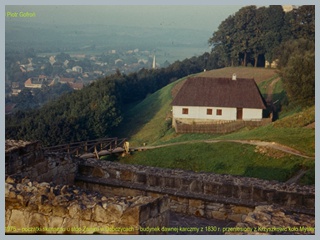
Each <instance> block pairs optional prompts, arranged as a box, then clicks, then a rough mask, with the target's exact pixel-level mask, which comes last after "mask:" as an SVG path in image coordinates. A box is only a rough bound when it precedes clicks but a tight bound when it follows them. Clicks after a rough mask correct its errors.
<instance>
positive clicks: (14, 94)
mask: <svg viewBox="0 0 320 240" xmlns="http://www.w3.org/2000/svg"><path fill="white" fill-rule="evenodd" d="M19 93H21V89H19V88H13V89H12V92H11V95H12V96H18V95H19Z"/></svg>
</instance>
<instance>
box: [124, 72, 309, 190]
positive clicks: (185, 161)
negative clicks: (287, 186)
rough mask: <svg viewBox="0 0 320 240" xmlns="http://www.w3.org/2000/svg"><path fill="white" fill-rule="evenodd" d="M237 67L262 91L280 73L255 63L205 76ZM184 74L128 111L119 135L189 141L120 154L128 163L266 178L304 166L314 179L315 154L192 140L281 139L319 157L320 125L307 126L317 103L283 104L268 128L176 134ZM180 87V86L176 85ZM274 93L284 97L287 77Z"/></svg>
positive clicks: (136, 142) (134, 140)
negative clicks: (175, 105)
mask: <svg viewBox="0 0 320 240" xmlns="http://www.w3.org/2000/svg"><path fill="white" fill-rule="evenodd" d="M234 72H236V73H237V76H238V77H248V78H249V77H253V78H255V79H256V80H257V79H258V80H257V82H258V86H259V88H260V89H261V91H262V93H263V94H264V95H265V94H267V92H266V91H264V90H263V89H265V90H266V89H267V88H268V85H269V84H271V83H272V81H273V80H274V79H276V78H277V77H278V75H277V74H276V72H275V71H273V70H267V69H255V68H225V69H218V70H214V71H208V72H204V73H200V74H199V75H202V76H216V77H222V76H229V75H230V76H231V75H232V73H234ZM181 81H184V79H180V80H178V81H176V82H174V83H172V84H169V85H168V86H166V87H165V88H163V89H161V90H159V91H157V92H156V93H154V94H151V95H150V96H148V97H147V98H146V99H145V100H143V101H142V102H140V103H138V104H137V105H135V106H134V107H132V108H131V109H130V110H129V111H128V112H127V113H126V114H125V121H124V125H125V126H126V127H124V128H121V131H120V132H119V133H120V134H118V136H119V137H129V141H130V146H132V147H138V146H142V145H144V144H146V145H147V146H149V145H162V144H168V143H176V142H189V143H185V144H183V145H178V146H169V147H165V148H160V149H154V150H147V151H145V152H135V153H134V154H133V155H132V156H128V157H126V158H123V159H121V160H120V161H121V162H123V163H129V164H142V165H149V166H157V167H163V168H181V169H186V170H192V171H208V172H215V173H224V174H234V175H241V176H249V177H258V178H262V179H269V180H278V181H286V180H288V179H289V178H290V177H292V176H293V175H294V174H296V173H297V172H298V171H299V170H300V169H305V170H307V174H306V175H305V176H304V177H303V178H302V179H301V183H303V184H312V183H314V181H315V179H314V171H315V164H314V160H313V159H311V160H310V159H303V158H301V157H297V156H293V155H289V154H285V155H283V156H282V155H281V157H280V158H279V157H278V155H279V154H277V155H276V156H267V155H261V154H259V153H256V152H255V151H254V150H255V147H254V146H250V145H246V144H237V143H222V142H221V143H212V144H207V143H190V141H195V140H210V139H221V140H261V141H268V142H276V143H279V144H282V145H285V146H288V147H291V148H294V149H296V150H298V151H300V152H301V153H303V154H305V155H308V156H314V153H315V130H314V128H307V127H306V126H307V125H308V124H309V123H312V122H314V121H315V114H314V112H315V109H314V107H311V108H307V109H303V108H301V107H298V108H291V109H290V110H289V111H286V109H285V108H284V109H282V112H280V115H279V117H280V119H279V120H277V121H275V122H273V123H271V124H269V125H267V126H264V127H259V128H254V129H249V128H244V129H241V130H240V131H237V132H234V133H230V134H225V135H218V134H176V133H175V131H174V129H172V128H171V102H172V92H175V86H176V85H177V84H178V83H179V82H181ZM177 86H178V85H177ZM273 94H276V95H275V96H281V97H282V99H284V98H285V92H284V91H283V88H282V82H281V81H278V82H277V83H276V84H275V85H274V88H273Z"/></svg>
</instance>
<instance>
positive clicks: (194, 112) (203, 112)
mask: <svg viewBox="0 0 320 240" xmlns="http://www.w3.org/2000/svg"><path fill="white" fill-rule="evenodd" d="M183 108H188V109H189V113H188V114H182V109H183ZM207 109H212V115H207ZM217 109H221V110H222V115H216V112H217ZM172 114H173V118H174V119H176V118H190V119H201V120H236V119H237V109H236V108H217V107H190V106H189V107H188V106H173V107H172ZM242 119H243V120H261V119H262V109H252V108H244V109H243V112H242Z"/></svg>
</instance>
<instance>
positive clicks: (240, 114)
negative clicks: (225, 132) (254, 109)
mask: <svg viewBox="0 0 320 240" xmlns="http://www.w3.org/2000/svg"><path fill="white" fill-rule="evenodd" d="M241 119H242V108H237V120H241Z"/></svg>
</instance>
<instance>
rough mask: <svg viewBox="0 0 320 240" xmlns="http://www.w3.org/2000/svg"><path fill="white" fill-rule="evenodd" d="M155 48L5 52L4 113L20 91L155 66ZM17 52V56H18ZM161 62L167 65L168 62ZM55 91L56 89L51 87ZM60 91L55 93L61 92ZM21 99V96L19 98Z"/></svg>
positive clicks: (73, 86) (76, 85)
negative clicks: (100, 51)
mask: <svg viewBox="0 0 320 240" xmlns="http://www.w3.org/2000/svg"><path fill="white" fill-rule="evenodd" d="M153 52H154V51H149V50H143V51H141V50H139V49H138V48H136V49H133V50H127V51H122V50H115V49H113V50H109V51H106V52H105V53H102V54H81V53H77V54H66V53H58V54H55V55H53V54H42V53H36V52H35V51H34V50H31V51H27V52H26V53H24V54H23V53H19V54H17V53H10V52H9V53H8V54H7V55H6V59H7V61H6V65H7V66H8V67H9V66H10V67H11V69H10V70H9V69H7V70H8V71H7V72H6V79H5V86H6V88H5V90H6V91H5V93H6V114H10V113H11V112H12V111H13V110H14V109H15V108H16V107H18V108H19V106H17V103H16V101H15V97H16V96H18V95H19V94H20V93H21V91H23V90H24V91H30V92H31V93H32V94H33V95H35V94H37V91H38V92H39V91H41V90H43V91H47V94H48V95H50V94H51V92H50V91H48V88H51V89H54V88H53V87H54V86H55V87H57V85H61V84H63V85H65V88H64V89H65V90H68V91H71V90H81V89H83V87H84V86H86V85H89V84H91V83H93V82H94V81H96V80H97V79H101V78H103V77H105V76H108V75H112V74H115V73H116V72H119V73H121V74H128V73H132V72H137V71H139V70H141V69H143V68H144V69H156V68H159V67H160V64H159V63H157V62H156V56H155V54H154V53H153ZM19 56H20V57H19ZM163 65H166V66H167V65H169V63H168V62H165V63H163ZM53 91H55V90H53ZM61 93H62V92H60V93H58V95H59V94H61ZM19 100H20V99H19ZM41 104H43V103H41Z"/></svg>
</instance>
